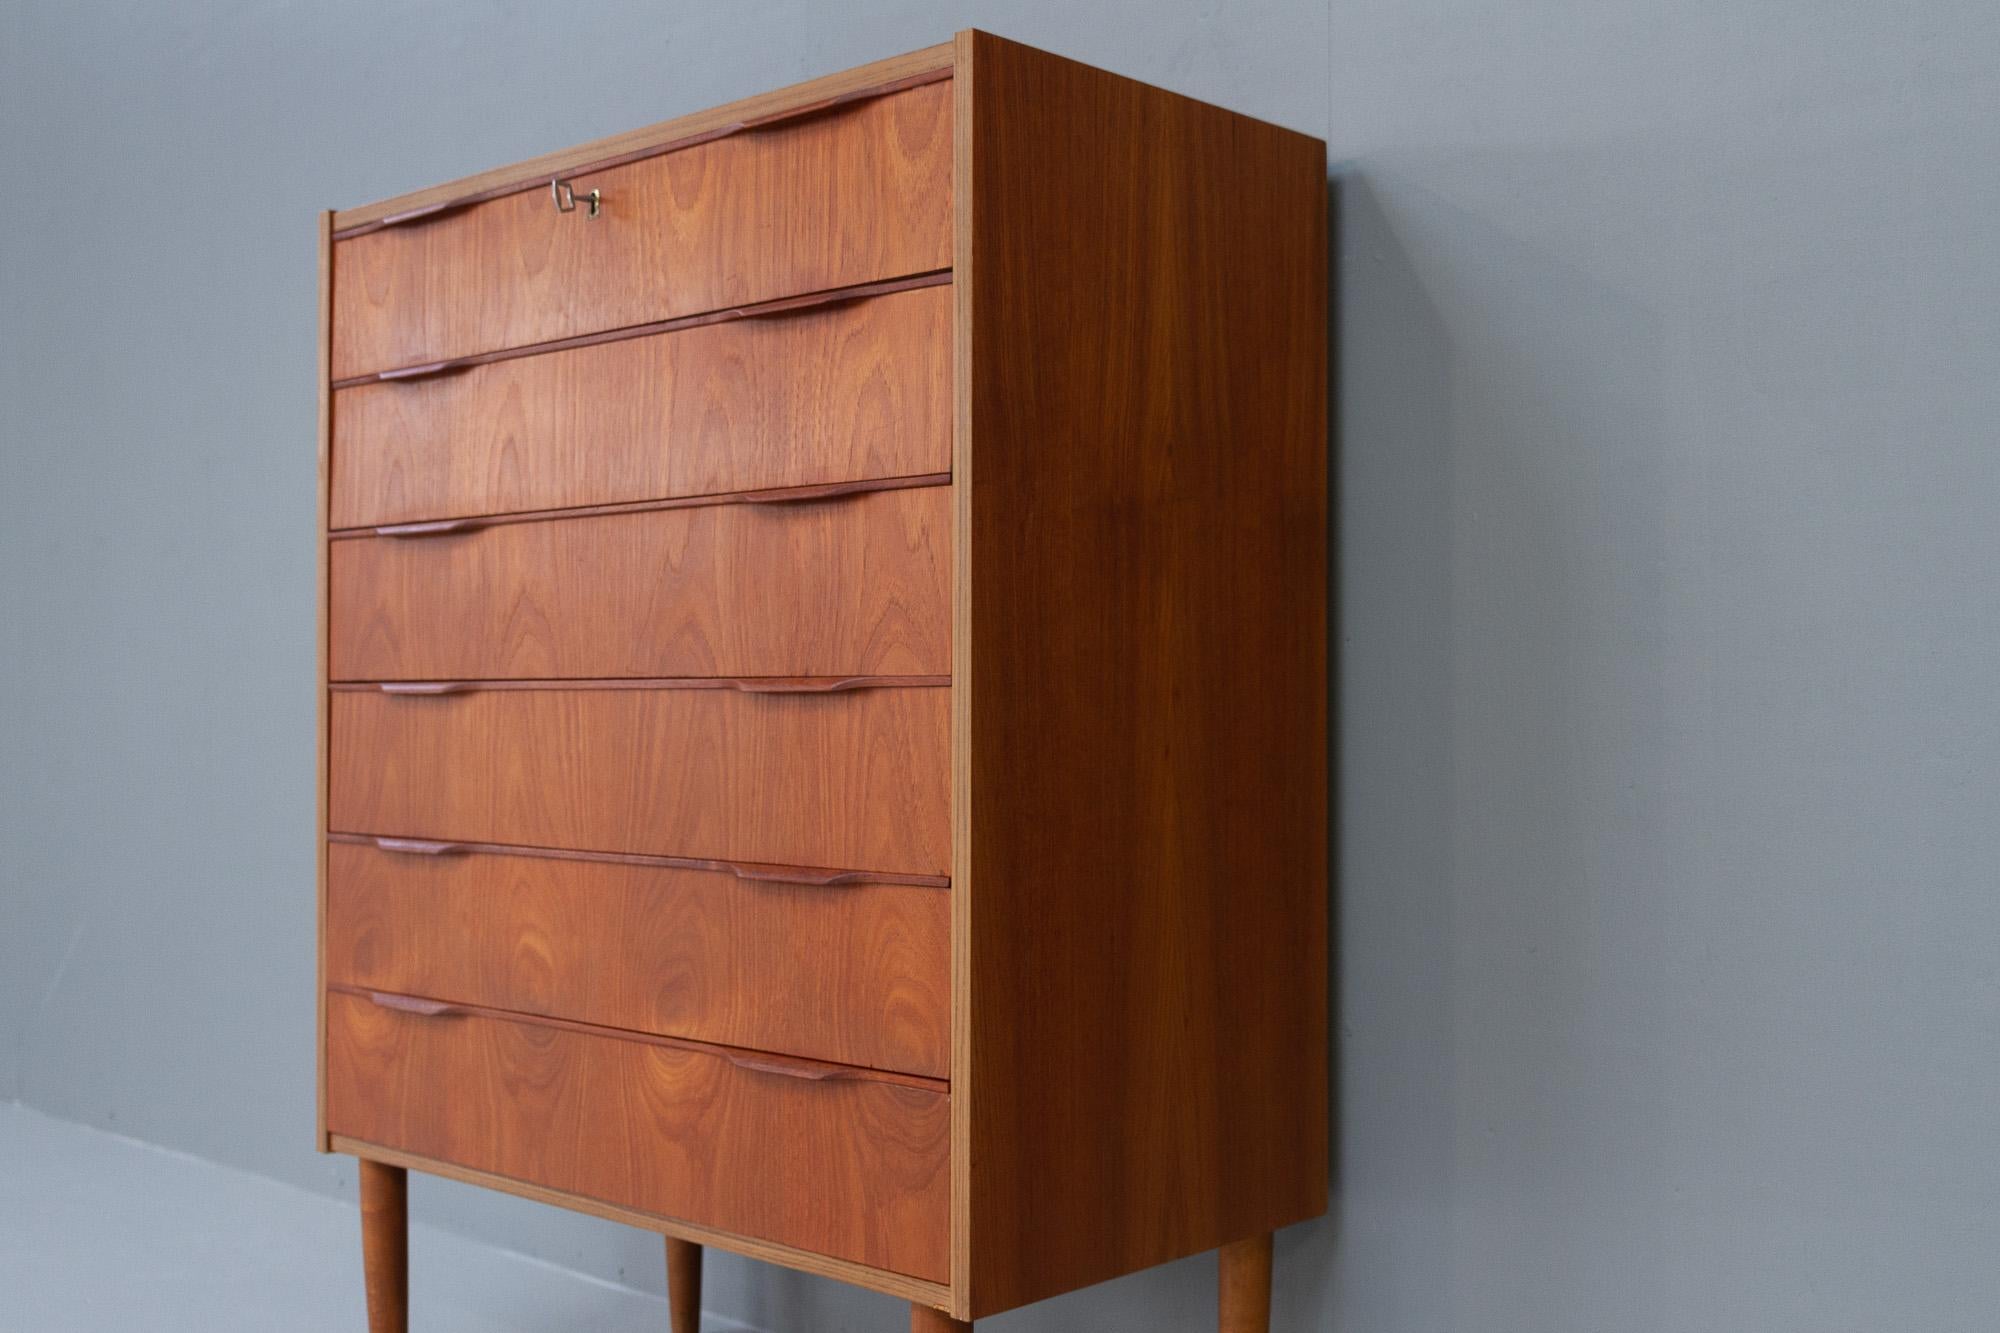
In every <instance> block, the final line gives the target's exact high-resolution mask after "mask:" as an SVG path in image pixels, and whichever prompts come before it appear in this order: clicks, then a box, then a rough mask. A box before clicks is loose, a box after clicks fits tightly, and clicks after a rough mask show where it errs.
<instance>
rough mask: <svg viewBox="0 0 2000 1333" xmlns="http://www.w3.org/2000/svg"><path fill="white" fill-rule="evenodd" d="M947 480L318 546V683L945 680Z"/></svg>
mask: <svg viewBox="0 0 2000 1333" xmlns="http://www.w3.org/2000/svg"><path fill="white" fill-rule="evenodd" d="M950 523H951V490H950V488H949V487H945V486H925V487H917V488H912V489H906V490H889V491H875V492H870V493H867V494H861V495H848V496H842V497H840V498H838V499H832V500H824V501H817V502H813V503H807V504H719V505H699V506H694V507H690V508H684V509H662V510H646V511H640V512H637V513H624V514H603V515H596V516H592V517H577V518H558V519H545V520H537V521H532V522H522V523H502V524H497V525H495V526H492V527H488V528H484V529H481V530H478V531H475V532H463V533H450V534H444V535H433V536H427V537H350V538H343V539H342V540H339V541H335V542H331V543H329V549H328V561H329V565H328V569H329V574H328V587H329V601H328V617H329V625H330V628H331V646H330V649H329V652H330V654H331V656H330V663H329V665H330V670H331V671H332V673H333V678H334V679H336V680H472V679H509V678H511V679H526V680H534V679H550V678H584V679H596V678H601V677H619V676H623V677H633V676H637V677H649V676H650V677H660V676H667V677H679V676H837V675H891V676H895V675H904V676H909V675H914V676H933V675H947V674H949V673H950V671H951V582H950V580H951V535H950Z"/></svg>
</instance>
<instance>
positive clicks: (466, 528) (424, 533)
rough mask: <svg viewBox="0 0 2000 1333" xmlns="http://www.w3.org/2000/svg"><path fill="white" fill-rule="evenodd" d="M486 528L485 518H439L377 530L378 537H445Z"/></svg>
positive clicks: (383, 526)
mask: <svg viewBox="0 0 2000 1333" xmlns="http://www.w3.org/2000/svg"><path fill="white" fill-rule="evenodd" d="M485 526H486V520H485V519H483V518H437V519H431V520H429V521H427V522H423V523H385V524H383V525H382V526H380V527H378V528H376V529H375V535H376V536H377V537H443V536H446V535H448V534H450V533H454V532H477V531H479V530H480V529H481V528H483V527H485Z"/></svg>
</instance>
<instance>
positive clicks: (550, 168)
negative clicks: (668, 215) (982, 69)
mask: <svg viewBox="0 0 2000 1333" xmlns="http://www.w3.org/2000/svg"><path fill="white" fill-rule="evenodd" d="M951 65H952V47H951V44H950V43H942V44H940V45H937V46H930V47H925V48H924V49H922V50H920V51H911V52H908V53H906V54H904V55H899V56H890V57H889V58H887V59H885V60H876V61H872V62H870V63H868V64H866V65H858V66H856V67H854V68H853V69H845V70H841V71H838V72H837V73H833V74H828V75H825V76H823V77H821V78H817V79H809V80H807V81H805V82H803V83H796V84H792V85H790V86H789V87H785V88H777V89H773V90H771V91H770V92H764V93H758V94H757V95H755V96H753V97H746V98H742V99H740V100H738V101H735V102H728V103H725V104H723V105H722V106H717V107H708V108H705V109H703V110H700V111H696V112H692V113H690V114H688V115H685V116H676V117H675V118H673V119H671V120H663V121H659V122H656V123H654V124H651V125H645V126H641V127H640V128H638V129H635V130H626V131H624V132H623V133H620V134H614V135H610V136H608V137H606V138H602V139H594V140H592V141H590V142H588V143H581V144H577V145H575V146H574V147H570V148H563V149H558V150H557V151H555V152H552V153H544V154H542V155H541V156H540V157H531V158H528V159H526V160H525V161H521V162H513V163H509V164H508V165H506V166H502V167H495V168H493V169H491V170H489V171H482V172H478V173H475V174H473V175H470V176H464V177H461V178H459V179H457V180H453V181H447V182H445V183H443V184H441V185H432V186H428V187H426V188H424V189H421V190H413V191H411V192H409V193H407V194H400V195H397V196H395V197H394V198H390V199H383V200H379V201H378V202H376V203H372V204H363V205H361V206H359V207H356V208H347V209H342V210H341V211H340V212H339V213H336V214H335V215H334V217H333V226H334V228H335V229H336V231H340V232H344V231H349V230H351V229H353V228H356V227H365V226H369V225H371V224H373V223H377V222H380V221H381V220H382V219H384V218H388V217H394V216H397V215H399V214H413V213H420V212H423V211H424V210H427V209H432V208H436V207H437V206H439V205H446V204H450V203H452V202H453V201H455V200H461V199H468V198H472V197H474V196H476V195H482V194H485V193H486V192H487V191H490V190H497V189H506V188H509V187H515V188H525V189H537V190H546V189H547V188H548V182H549V178H550V177H552V176H557V175H563V176H569V175H573V174H575V173H576V172H578V171H579V170H581V169H583V168H586V167H589V166H591V165H593V164H595V163H599V162H607V161H611V160H613V159H616V158H621V157H624V156H627V155H629V154H632V153H638V152H645V151H648V150H651V149H653V148H655V147H657V146H658V145H661V144H671V143H677V142H682V141H685V140H688V139H692V138H696V137H699V136H701V135H705V134H711V133H714V132H716V131H719V130H726V129H728V128H730V127H732V126H735V125H743V124H754V123H758V122H761V121H766V120H768V119H769V118H771V117H773V116H781V115H785V114H789V113H792V112H794V111H797V110H800V109H804V108H810V107H813V106H817V105H821V104H823V103H825V102H827V101H829V100H830V99H834V98H839V97H844V96H849V95H852V94H855V93H860V92H868V91H872V90H874V89H878V88H886V87H892V86H894V85H896V84H898V83H900V82H902V81H904V80H906V79H913V78H917V79H920V78H925V77H949V76H950V72H951Z"/></svg>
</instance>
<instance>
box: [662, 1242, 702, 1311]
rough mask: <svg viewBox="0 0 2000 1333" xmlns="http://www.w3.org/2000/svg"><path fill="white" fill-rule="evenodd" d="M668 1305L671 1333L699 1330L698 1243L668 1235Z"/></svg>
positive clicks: (699, 1279) (699, 1274) (699, 1254)
mask: <svg viewBox="0 0 2000 1333" xmlns="http://www.w3.org/2000/svg"><path fill="white" fill-rule="evenodd" d="M666 1240H667V1306H668V1313H669V1315H670V1316H671V1318H672V1320H673V1331H674V1333H701V1246H699V1245H697V1244H695V1243H694V1242H693V1241H691V1240H681V1239H679V1238H677V1237H674V1236H668V1237H667V1238H666Z"/></svg>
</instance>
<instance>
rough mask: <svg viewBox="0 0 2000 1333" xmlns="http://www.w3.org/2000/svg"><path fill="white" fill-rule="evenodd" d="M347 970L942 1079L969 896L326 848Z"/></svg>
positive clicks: (334, 928) (467, 998)
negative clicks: (960, 924)
mask: <svg viewBox="0 0 2000 1333" xmlns="http://www.w3.org/2000/svg"><path fill="white" fill-rule="evenodd" d="M326 913H327V915H326V932H327V934H326V965H327V977H328V979H329V980H331V981H334V982H338V983H346V984H349V985H354V986H360V987H364V988H366V989H368V990H379V991H393V992H398V993H401V994H407V995H426V996H431V997H434V998H438V999H444V1000H452V1001H457V1002H461V1003H470V1004H478V1005H485V1006H487V1007H490V1008H494V1009H510V1010H515V1011H518V1012H521V1013H530V1014H546V1015H549V1016H551V1017H555V1018H567V1019H574V1020H576V1021H578V1022H584V1023H595V1024H599V1025H601V1026H604V1027H613V1028H626V1029H630V1030H632V1031H636V1032H653V1033H658V1034H660V1035H662V1036H669V1037H686V1038H692V1039H694V1040H697V1041H708V1042H715V1043H719V1044H721V1045H724V1046H743V1047H749V1048H752V1049H755V1050H764V1051H779V1052H783V1053H785V1054H789V1055H799V1056H806V1057H809V1058H812V1059H818V1060H830V1061H833V1062H835V1063H839V1064H847V1065H862V1066H867V1067H870V1068H875V1069H892V1070H899V1071H901V1072H903V1073H907V1074H920V1075H926V1076H929V1077H932V1078H945V1077H947V1076H948V1073H949V1055H948V1049H949V1044H950V1028H951V1025H950V1003H951V980H950V957H951V944H950V916H951V894H950V891H949V890H947V889H943V888H936V887H927V886H921V885H900V884H875V883H857V884H841V885H831V886H807V885H798V884H783V883H770V882H760V881H746V880H742V879H739V878H737V877H736V876H735V875H733V874H731V873H729V872H727V871H716V870H690V869H681V868H676V867H665V866H646V865H610V864H604V863H601V862H589V861H574V860H560V859H552V858H549V857H542V856H512V855H492V854H486V853H473V854H466V855H410V854H406V853H396V852H390V851H383V850H380V849H378V848H376V847H372V846H359V845H355V844H351V843H334V844H333V845H331V846H330V847H328V848H327V900H326Z"/></svg>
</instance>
